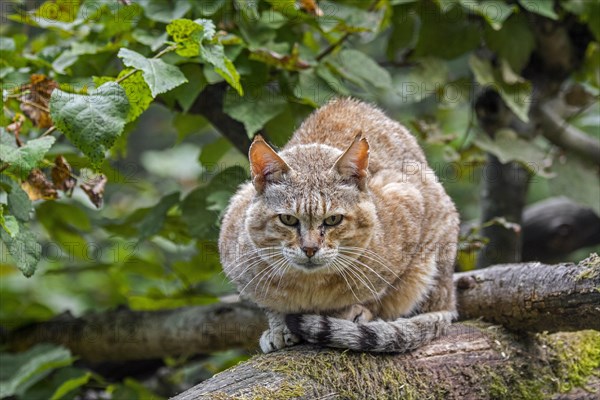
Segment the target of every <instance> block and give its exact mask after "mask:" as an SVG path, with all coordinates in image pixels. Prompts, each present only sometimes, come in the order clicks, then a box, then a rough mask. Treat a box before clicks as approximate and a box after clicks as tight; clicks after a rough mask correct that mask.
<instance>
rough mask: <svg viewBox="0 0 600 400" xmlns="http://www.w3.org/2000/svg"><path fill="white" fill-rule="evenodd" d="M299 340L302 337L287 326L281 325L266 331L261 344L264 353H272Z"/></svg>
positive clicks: (261, 338)
mask: <svg viewBox="0 0 600 400" xmlns="http://www.w3.org/2000/svg"><path fill="white" fill-rule="evenodd" d="M299 342H300V338H299V337H298V336H296V335H295V334H293V333H292V332H291V331H290V330H289V329H288V327H287V326H285V325H281V326H277V327H275V328H271V329H267V330H266V331H264V332H263V334H262V336H261V337H260V342H259V344H260V348H261V350H262V351H263V353H271V352H273V351H276V350H280V349H283V348H284V347H290V346H293V345H295V344H298V343H299Z"/></svg>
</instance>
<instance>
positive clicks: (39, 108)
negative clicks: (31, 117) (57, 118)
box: [21, 100, 50, 114]
mask: <svg viewBox="0 0 600 400" xmlns="http://www.w3.org/2000/svg"><path fill="white" fill-rule="evenodd" d="M21 104H25V105H28V106H31V107H34V108H37V109H38V110H42V111H44V112H47V113H48V114H50V109H49V108H48V107H44V106H42V105H40V104H37V103H32V102H31V101H27V100H23V101H21Z"/></svg>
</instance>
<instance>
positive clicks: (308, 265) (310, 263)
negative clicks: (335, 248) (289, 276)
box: [293, 260, 328, 271]
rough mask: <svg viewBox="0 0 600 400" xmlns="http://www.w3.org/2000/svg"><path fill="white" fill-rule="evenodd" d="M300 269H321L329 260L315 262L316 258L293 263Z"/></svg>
mask: <svg viewBox="0 0 600 400" xmlns="http://www.w3.org/2000/svg"><path fill="white" fill-rule="evenodd" d="M293 264H294V265H295V266H296V267H297V268H298V269H301V270H304V271H315V270H317V269H321V268H324V267H326V266H327V264H328V263H327V262H315V261H314V260H307V261H305V262H302V263H299V262H294V263H293Z"/></svg>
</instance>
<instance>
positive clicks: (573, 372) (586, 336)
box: [545, 330, 600, 392]
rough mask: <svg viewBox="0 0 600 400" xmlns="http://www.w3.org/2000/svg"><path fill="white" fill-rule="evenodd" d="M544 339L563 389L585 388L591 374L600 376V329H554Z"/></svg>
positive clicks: (564, 390) (563, 390) (562, 390)
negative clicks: (559, 331) (555, 330)
mask: <svg viewBox="0 0 600 400" xmlns="http://www.w3.org/2000/svg"><path fill="white" fill-rule="evenodd" d="M567 335H568V336H567ZM545 342H546V345H547V346H548V348H550V350H551V352H552V358H553V363H552V365H553V369H554V371H555V374H556V376H557V378H558V380H559V382H558V385H559V390H560V391H561V392H568V391H569V390H571V389H573V388H575V387H583V388H585V385H586V383H587V380H588V378H589V377H590V376H591V375H596V376H600V332H598V331H592V330H588V331H580V332H574V333H555V334H552V335H547V336H546V338H545Z"/></svg>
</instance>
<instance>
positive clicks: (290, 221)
mask: <svg viewBox="0 0 600 400" xmlns="http://www.w3.org/2000/svg"><path fill="white" fill-rule="evenodd" d="M279 220H280V221H281V223H283V224H284V225H287V226H296V225H298V222H300V221H298V218H296V217H294V216H293V215H289V214H279Z"/></svg>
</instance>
